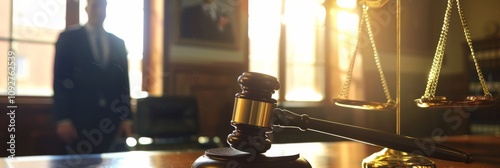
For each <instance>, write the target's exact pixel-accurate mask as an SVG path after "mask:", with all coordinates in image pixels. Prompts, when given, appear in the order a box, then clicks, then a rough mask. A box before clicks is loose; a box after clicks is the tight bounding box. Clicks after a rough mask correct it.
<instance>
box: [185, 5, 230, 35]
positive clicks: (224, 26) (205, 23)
mask: <svg viewBox="0 0 500 168" xmlns="http://www.w3.org/2000/svg"><path fill="white" fill-rule="evenodd" d="M180 24H181V25H180V34H181V37H182V38H187V39H192V40H207V41H213V42H222V43H233V42H234V34H233V28H232V26H231V22H230V18H229V16H228V15H227V13H226V11H223V10H221V9H220V7H219V6H217V3H216V0H203V3H201V4H197V5H194V6H189V7H186V8H185V9H183V10H182V15H181V23H180Z"/></svg>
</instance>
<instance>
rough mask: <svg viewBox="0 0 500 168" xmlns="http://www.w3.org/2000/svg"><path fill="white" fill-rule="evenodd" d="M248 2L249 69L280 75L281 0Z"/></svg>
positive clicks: (275, 96) (277, 93) (275, 95)
mask: <svg viewBox="0 0 500 168" xmlns="http://www.w3.org/2000/svg"><path fill="white" fill-rule="evenodd" d="M248 3H249V7H248V8H249V11H248V13H249V16H248V37H249V54H250V55H249V60H250V61H249V70H250V71H252V72H260V73H264V74H268V75H272V76H275V77H278V75H279V74H278V65H279V63H278V56H279V41H280V31H281V0H267V1H248ZM278 95H279V92H276V93H275V94H273V98H274V99H278V98H279V96H278Z"/></svg>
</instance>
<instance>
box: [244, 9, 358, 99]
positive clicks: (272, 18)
mask: <svg viewBox="0 0 500 168" xmlns="http://www.w3.org/2000/svg"><path fill="white" fill-rule="evenodd" d="M356 3H357V2H356V1H355V0H338V1H336V4H334V5H330V6H328V5H329V4H325V1H324V0H267V1H249V23H248V24H249V27H248V36H249V69H250V71H254V72H261V73H265V74H269V75H273V76H276V77H277V78H278V79H279V80H280V81H281V84H282V88H281V89H280V92H282V93H279V94H274V95H273V96H274V98H276V99H278V100H279V101H281V102H284V101H308V102H320V101H328V100H327V99H330V98H332V97H336V96H337V95H334V94H338V93H339V91H340V90H341V85H342V82H343V80H344V78H345V76H346V74H347V70H348V65H349V59H350V56H351V55H350V52H352V50H353V49H354V46H353V41H354V39H355V38H356V36H357V34H356V33H357V24H358V20H359V19H358V14H357V13H356V12H355V11H356V9H355V8H356ZM327 14H328V15H330V17H329V18H330V20H327ZM327 22H331V23H332V26H330V28H329V29H328V27H327V25H328V24H327ZM327 31H329V32H330V35H329V36H327ZM331 34H334V35H331ZM330 38H331V39H330ZM332 39H333V40H332ZM327 41H331V44H330V46H326V45H327V44H329V43H326V42H327ZM326 48H332V49H330V50H327V49H326ZM327 57H330V58H329V59H327ZM327 60H330V61H329V62H326V61H327ZM361 64H362V60H361V58H360V57H358V60H357V62H356V67H355V70H354V72H353V76H352V78H353V79H352V82H351V90H356V91H357V92H350V94H351V95H353V96H354V97H357V98H360V97H362V93H363V92H362V91H361V88H362V82H361V81H360V78H361V74H362V72H361V69H360V68H361ZM327 70H330V71H332V72H330V73H326V71H327ZM327 81H333V82H327ZM327 84H329V85H328V86H327ZM327 92H329V93H327ZM327 94H330V95H327ZM278 95H279V96H281V97H279V96H278ZM328 96H329V97H328Z"/></svg>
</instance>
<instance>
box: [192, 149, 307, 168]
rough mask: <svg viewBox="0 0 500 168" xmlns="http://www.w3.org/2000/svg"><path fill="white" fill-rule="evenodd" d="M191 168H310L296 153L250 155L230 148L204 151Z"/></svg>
mask: <svg viewBox="0 0 500 168" xmlns="http://www.w3.org/2000/svg"><path fill="white" fill-rule="evenodd" d="M191 167H192V168H228V167H231V168H232V167H238V168H253V167H255V168H276V167H290V168H292V167H293V168H311V165H310V164H309V162H307V160H305V159H304V158H302V157H300V156H299V154H298V153H291V154H288V153H285V154H283V153H279V154H278V153H276V154H273V153H269V152H266V153H263V154H251V153H246V152H241V151H237V150H235V149H232V148H214V149H209V150H206V151H205V154H204V155H203V156H200V157H198V159H196V161H194V163H193V165H192V166H191Z"/></svg>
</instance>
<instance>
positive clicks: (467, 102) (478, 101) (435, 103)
mask: <svg viewBox="0 0 500 168" xmlns="http://www.w3.org/2000/svg"><path fill="white" fill-rule="evenodd" d="M495 101H496V100H495V98H493V97H492V96H467V97H465V98H448V97H446V96H435V97H432V98H420V99H415V104H417V106H418V107H420V108H453V107H487V106H492V105H493V104H495Z"/></svg>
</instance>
